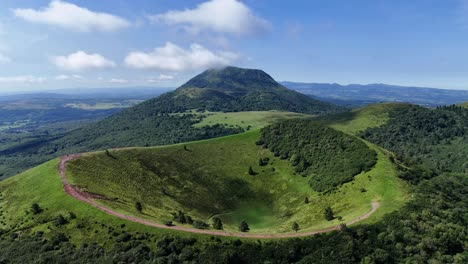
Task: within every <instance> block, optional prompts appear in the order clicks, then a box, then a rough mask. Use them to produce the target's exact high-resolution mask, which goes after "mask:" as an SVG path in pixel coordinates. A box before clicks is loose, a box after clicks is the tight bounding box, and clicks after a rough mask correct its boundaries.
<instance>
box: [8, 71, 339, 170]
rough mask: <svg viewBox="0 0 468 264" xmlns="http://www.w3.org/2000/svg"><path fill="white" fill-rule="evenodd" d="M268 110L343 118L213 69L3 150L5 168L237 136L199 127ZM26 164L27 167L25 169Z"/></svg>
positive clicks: (250, 75)
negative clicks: (213, 119)
mask: <svg viewBox="0 0 468 264" xmlns="http://www.w3.org/2000/svg"><path fill="white" fill-rule="evenodd" d="M269 110H277V111H287V112H298V113H305V114H314V115H315V114H327V113H334V112H339V111H343V110H344V108H341V107H338V106H334V105H332V104H330V103H324V102H321V101H318V100H315V99H312V98H310V97H308V96H306V95H304V94H301V93H298V92H296V91H292V90H289V89H287V88H285V87H284V86H282V85H280V84H278V83H277V82H276V81H275V80H274V79H273V78H272V77H271V76H269V75H268V74H266V73H265V72H263V71H261V70H252V69H241V68H236V67H226V68H223V69H211V70H207V71H205V72H203V73H201V74H199V75H197V76H195V77H194V78H192V79H191V80H189V81H188V82H187V83H186V84H184V85H182V86H181V87H179V88H178V89H176V90H175V91H172V92H168V93H166V94H163V95H161V96H159V97H155V98H153V99H150V100H147V101H144V102H142V103H140V104H138V105H136V106H133V107H129V108H127V109H125V110H123V111H121V112H119V113H117V114H114V115H112V116H110V117H107V118H105V119H103V120H101V121H99V122H97V123H94V124H90V125H87V126H84V127H82V128H79V129H76V130H74V131H71V132H68V133H65V134H63V135H55V136H54V137H46V138H41V139H38V140H35V141H34V142H20V143H18V144H16V145H13V146H10V147H9V148H7V149H3V150H1V151H0V165H2V166H4V167H8V166H11V167H13V168H14V169H15V171H16V172H18V170H19V169H26V168H28V167H31V166H34V165H37V164H40V163H42V162H44V161H46V160H48V159H50V158H53V157H56V156H59V155H63V154H67V153H76V152H83V151H90V150H97V149H105V148H116V147H127V146H155V145H166V144H173V143H179V142H186V141H194V140H200V139H208V138H213V137H218V136H224V135H229V134H235V133H239V132H242V131H243V130H244V128H241V127H240V126H228V125H222V124H218V123H215V124H212V125H211V124H210V125H204V126H195V124H198V123H200V122H201V121H202V120H203V119H204V118H206V117H207V115H208V114H212V113H213V112H217V113H221V112H240V111H269ZM205 111H210V112H209V113H205ZM25 164H27V165H28V167H24V166H25ZM9 175H11V174H5V175H4V176H9Z"/></svg>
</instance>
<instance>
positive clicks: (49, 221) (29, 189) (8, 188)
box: [0, 159, 206, 247]
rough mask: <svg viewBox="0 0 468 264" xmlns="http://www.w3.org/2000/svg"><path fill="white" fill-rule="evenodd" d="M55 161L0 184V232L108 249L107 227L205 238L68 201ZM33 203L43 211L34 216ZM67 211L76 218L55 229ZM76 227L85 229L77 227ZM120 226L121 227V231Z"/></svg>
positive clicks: (157, 234) (156, 234)
mask: <svg viewBox="0 0 468 264" xmlns="http://www.w3.org/2000/svg"><path fill="white" fill-rule="evenodd" d="M58 162H59V161H58V159H54V160H51V161H49V162H47V163H44V164H42V165H40V166H38V167H35V168H33V169H30V170H28V171H25V172H23V173H21V174H19V175H17V176H15V177H11V178H9V179H6V180H4V181H1V182H0V229H12V231H13V232H17V233H24V234H33V233H34V232H36V231H44V232H45V237H49V236H50V234H51V233H57V232H63V233H64V234H65V235H66V236H67V237H69V238H70V241H71V242H72V243H74V244H76V245H81V243H92V242H96V243H99V244H101V245H104V246H105V247H111V246H112V245H113V244H114V242H115V239H116V237H114V236H113V235H111V234H109V233H108V231H109V228H110V227H112V228H114V230H115V231H116V232H118V233H122V232H123V231H127V232H129V233H133V234H136V233H140V234H143V233H146V234H147V235H148V236H149V238H151V237H157V236H160V235H164V234H176V233H177V235H178V236H183V237H196V238H198V239H200V238H201V239H204V237H206V236H203V237H202V236H200V235H197V234H191V233H183V232H175V231H171V230H165V229H158V228H152V227H148V226H144V225H141V224H137V223H133V222H129V221H126V220H123V219H120V218H117V217H113V216H109V215H107V214H105V213H103V212H101V211H99V210H97V209H95V208H94V207H91V206H89V205H88V204H85V203H83V202H79V201H77V200H75V199H74V198H71V197H70V196H68V195H67V194H66V193H65V192H64V190H63V187H62V183H61V181H60V176H59V174H58V171H57V166H58ZM32 203H38V204H39V205H40V206H41V207H42V208H43V209H44V211H43V212H42V213H41V214H39V215H33V214H32V213H31V212H30V208H31V205H32ZM69 212H73V213H75V214H76V216H77V218H76V219H73V220H70V222H69V223H68V224H66V225H64V226H61V227H56V226H55V225H54V223H53V221H54V219H55V218H56V217H57V216H58V215H59V214H62V215H63V216H65V217H66V218H67V219H69ZM77 224H81V225H83V226H84V227H83V228H77ZM122 224H124V225H125V227H124V228H121V225H122ZM147 242H148V243H149V245H152V243H153V242H154V241H153V240H152V239H148V240H147Z"/></svg>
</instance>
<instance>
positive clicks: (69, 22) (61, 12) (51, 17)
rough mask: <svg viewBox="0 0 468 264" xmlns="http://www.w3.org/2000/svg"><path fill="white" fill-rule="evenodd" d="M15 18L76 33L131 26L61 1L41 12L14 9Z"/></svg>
mask: <svg viewBox="0 0 468 264" xmlns="http://www.w3.org/2000/svg"><path fill="white" fill-rule="evenodd" d="M13 12H14V14H15V16H17V17H19V18H22V19H24V20H26V21H29V22H32V23H40V24H48V25H54V26H60V27H63V28H67V29H72V30H76V31H82V32H88V31H93V30H96V31H115V30H118V29H121V28H126V27H128V26H130V23H129V22H128V21H127V20H125V19H123V18H121V17H118V16H115V15H111V14H107V13H99V12H93V11H91V10H89V9H87V8H84V7H80V6H77V5H75V4H72V3H67V2H64V1H60V0H53V1H51V2H50V3H49V6H48V7H45V8H43V9H40V10H35V9H29V8H28V9H21V8H19V9H14V10H13Z"/></svg>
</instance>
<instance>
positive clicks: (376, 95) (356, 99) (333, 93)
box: [282, 82, 468, 107]
mask: <svg viewBox="0 0 468 264" xmlns="http://www.w3.org/2000/svg"><path fill="white" fill-rule="evenodd" d="M282 84H283V85H284V86H286V87H288V88H290V89H293V90H296V91H299V92H301V93H304V94H307V95H311V96H314V97H315V98H318V99H320V100H323V101H327V102H331V103H335V104H338V105H344V106H353V107H359V106H363V105H367V104H371V103H377V102H405V103H412V104H419V105H423V106H439V105H450V104H456V103H460V102H466V101H468V90H448V89H437V88H423V87H406V86H396V85H387V84H368V85H360V84H350V85H340V84H336V83H297V82H282Z"/></svg>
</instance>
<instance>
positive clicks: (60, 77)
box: [55, 74, 83, 81]
mask: <svg viewBox="0 0 468 264" xmlns="http://www.w3.org/2000/svg"><path fill="white" fill-rule="evenodd" d="M80 79H83V77H82V76H81V75H78V74H73V75H66V74H61V75H57V76H55V80H58V81H65V80H80Z"/></svg>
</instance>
